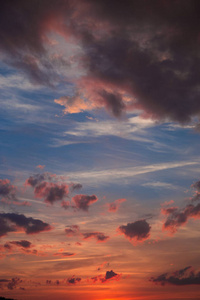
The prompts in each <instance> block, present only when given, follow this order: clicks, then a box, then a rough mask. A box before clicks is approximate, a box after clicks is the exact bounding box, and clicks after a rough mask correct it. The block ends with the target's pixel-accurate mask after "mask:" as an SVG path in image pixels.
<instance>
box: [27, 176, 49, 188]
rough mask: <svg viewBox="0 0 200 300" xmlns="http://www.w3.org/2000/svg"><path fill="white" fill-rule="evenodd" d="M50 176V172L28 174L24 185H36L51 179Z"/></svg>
mask: <svg viewBox="0 0 200 300" xmlns="http://www.w3.org/2000/svg"><path fill="white" fill-rule="evenodd" d="M51 178H52V176H51V174H50V173H43V174H35V175H33V176H30V177H29V178H28V179H26V182H25V185H26V186H27V185H29V186H32V187H36V186H37V185H38V184H40V183H41V182H42V181H44V180H51Z"/></svg>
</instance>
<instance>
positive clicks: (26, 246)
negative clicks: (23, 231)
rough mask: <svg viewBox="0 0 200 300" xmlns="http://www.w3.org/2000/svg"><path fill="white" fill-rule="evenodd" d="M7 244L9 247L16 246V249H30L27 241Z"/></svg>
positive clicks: (29, 243)
mask: <svg viewBox="0 0 200 300" xmlns="http://www.w3.org/2000/svg"><path fill="white" fill-rule="evenodd" d="M9 244H11V245H15V246H18V247H22V248H25V249H27V248H30V247H31V245H32V244H31V242H29V241H26V240H21V241H12V242H9Z"/></svg>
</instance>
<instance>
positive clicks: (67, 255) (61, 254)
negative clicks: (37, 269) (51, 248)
mask: <svg viewBox="0 0 200 300" xmlns="http://www.w3.org/2000/svg"><path fill="white" fill-rule="evenodd" d="M74 255H76V254H75V253H72V252H57V253H54V256H62V257H70V256H74Z"/></svg>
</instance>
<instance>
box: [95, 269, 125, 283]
mask: <svg viewBox="0 0 200 300" xmlns="http://www.w3.org/2000/svg"><path fill="white" fill-rule="evenodd" d="M120 279H121V274H117V273H115V272H114V271H113V270H111V271H107V272H106V274H105V275H104V276H102V275H98V276H94V277H92V278H91V280H92V282H93V283H96V282H98V281H99V282H101V283H106V282H108V281H110V280H120Z"/></svg>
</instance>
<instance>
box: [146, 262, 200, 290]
mask: <svg viewBox="0 0 200 300" xmlns="http://www.w3.org/2000/svg"><path fill="white" fill-rule="evenodd" d="M150 281H152V282H154V283H156V284H160V285H165V284H171V285H178V286H183V285H200V272H196V273H195V272H194V271H193V269H192V267H191V266H189V267H186V268H184V269H181V270H178V271H175V272H173V273H165V274H162V275H159V276H158V277H152V278H151V279H150Z"/></svg>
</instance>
